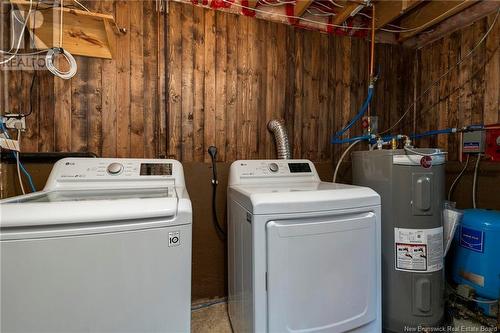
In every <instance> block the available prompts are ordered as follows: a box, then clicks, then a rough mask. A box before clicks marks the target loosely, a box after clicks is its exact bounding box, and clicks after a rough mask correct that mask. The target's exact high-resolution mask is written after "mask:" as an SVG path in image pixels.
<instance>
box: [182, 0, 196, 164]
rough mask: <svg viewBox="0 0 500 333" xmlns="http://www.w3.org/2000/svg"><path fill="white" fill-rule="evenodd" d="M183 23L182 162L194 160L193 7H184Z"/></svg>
mask: <svg viewBox="0 0 500 333" xmlns="http://www.w3.org/2000/svg"><path fill="white" fill-rule="evenodd" d="M181 21H182V31H181V34H182V83H181V85H182V160H183V161H186V162H190V161H192V160H193V152H194V149H193V69H194V68H193V66H194V61H193V7H192V6H183V7H182V13H181Z"/></svg>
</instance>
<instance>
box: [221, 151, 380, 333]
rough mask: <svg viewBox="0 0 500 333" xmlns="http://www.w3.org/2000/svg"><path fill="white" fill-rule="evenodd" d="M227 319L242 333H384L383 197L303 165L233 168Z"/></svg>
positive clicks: (255, 163)
mask: <svg viewBox="0 0 500 333" xmlns="http://www.w3.org/2000/svg"><path fill="white" fill-rule="evenodd" d="M228 251H229V253H228V258H229V259H228V260H229V264H228V266H229V316H230V319H231V323H232V326H233V329H234V331H235V333H240V332H259V333H263V332H279V333H283V332H347V331H349V332H356V333H361V332H370V333H379V332H381V280H380V274H381V271H380V267H381V262H380V260H381V255H380V197H379V196H378V194H377V193H375V192H374V191H373V190H371V189H369V188H366V187H359V186H350V185H343V184H334V183H326V182H321V181H320V179H319V177H318V174H317V172H316V170H315V168H314V165H313V164H312V163H311V162H310V161H307V160H248V161H236V162H234V163H233V164H232V165H231V169H230V176H229V188H228Z"/></svg>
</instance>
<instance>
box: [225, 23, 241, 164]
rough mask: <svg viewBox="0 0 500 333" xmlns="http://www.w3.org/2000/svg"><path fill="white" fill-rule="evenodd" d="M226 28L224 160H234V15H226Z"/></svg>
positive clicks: (235, 93)
mask: <svg viewBox="0 0 500 333" xmlns="http://www.w3.org/2000/svg"><path fill="white" fill-rule="evenodd" d="M226 24H227V25H226V30H227V57H226V61H227V72H226V101H227V103H226V159H225V160H226V161H234V160H235V159H236V156H237V153H236V151H237V144H238V143H237V138H238V133H237V123H236V113H237V112H238V109H237V95H238V90H237V89H238V88H237V87H238V62H237V59H238V30H237V29H234V27H236V26H237V24H238V19H237V16H236V15H228V16H227V22H226Z"/></svg>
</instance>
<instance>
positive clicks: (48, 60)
mask: <svg viewBox="0 0 500 333" xmlns="http://www.w3.org/2000/svg"><path fill="white" fill-rule="evenodd" d="M61 50H62V51H61ZM56 53H58V54H62V56H63V57H64V58H65V59H66V61H67V62H68V64H69V66H70V68H69V70H67V71H65V72H64V71H61V70H60V69H58V68H57V67H56V66H55V65H54V55H55V54H56ZM45 66H46V67H47V69H48V70H49V71H50V72H51V73H52V74H54V75H56V76H58V77H60V78H61V79H64V80H69V79H71V78H72V77H73V76H75V74H76V72H77V70H78V66H77V64H76V60H75V57H73V56H72V55H71V53H69V52H68V51H66V50H64V49H58V48H53V49H50V50H49V51H48V52H47V56H46V57H45Z"/></svg>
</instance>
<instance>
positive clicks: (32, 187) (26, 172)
mask: <svg viewBox="0 0 500 333" xmlns="http://www.w3.org/2000/svg"><path fill="white" fill-rule="evenodd" d="M0 128H1V129H2V132H3V133H4V134H5V136H6V137H7V139H10V137H9V133H7V129H6V128H5V126H4V124H3V121H2V120H0ZM11 153H12V156H13V157H14V159H15V160H16V161H17V155H16V153H14V152H13V151H11ZM19 168H20V169H21V171H22V172H23V173H24V175H25V176H26V178H27V179H28V183H29V184H30V188H31V191H32V192H36V187H35V185H34V184H33V179H32V178H31V175H30V173H29V172H28V170H26V169H25V168H24V165H23V164H22V163H21V162H19Z"/></svg>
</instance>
